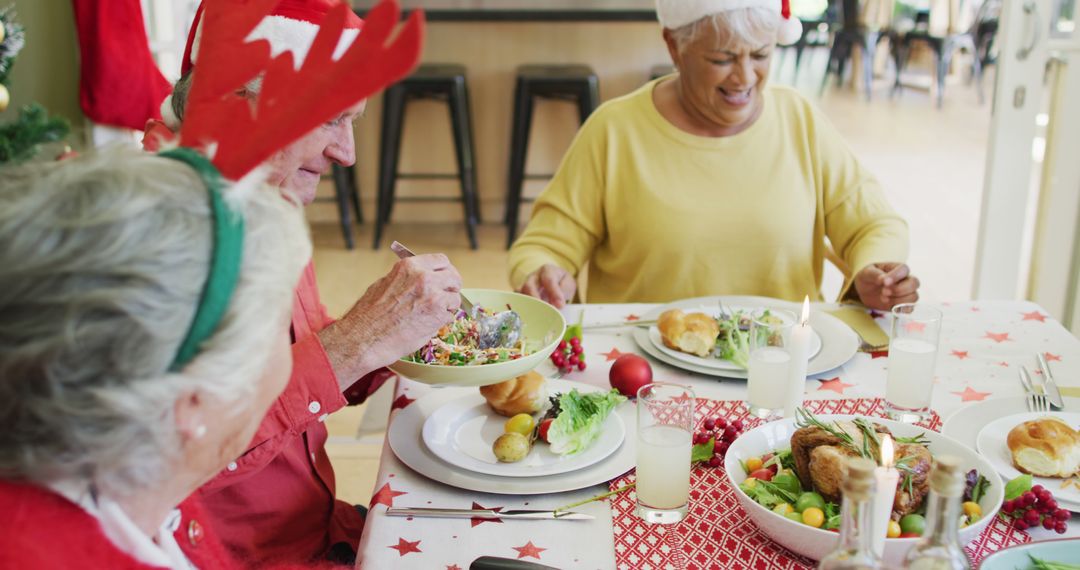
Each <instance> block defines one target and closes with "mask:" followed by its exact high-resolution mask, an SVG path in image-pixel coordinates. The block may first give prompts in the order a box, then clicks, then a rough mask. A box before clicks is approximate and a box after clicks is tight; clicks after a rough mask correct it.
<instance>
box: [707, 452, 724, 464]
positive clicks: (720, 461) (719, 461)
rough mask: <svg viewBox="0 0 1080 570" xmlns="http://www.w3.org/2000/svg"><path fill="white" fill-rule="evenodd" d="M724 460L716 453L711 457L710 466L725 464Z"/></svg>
mask: <svg viewBox="0 0 1080 570" xmlns="http://www.w3.org/2000/svg"><path fill="white" fill-rule="evenodd" d="M723 463H724V460H723V459H721V458H720V456H719V455H714V456H712V457H710V458H709V467H720V466H721V465H723Z"/></svg>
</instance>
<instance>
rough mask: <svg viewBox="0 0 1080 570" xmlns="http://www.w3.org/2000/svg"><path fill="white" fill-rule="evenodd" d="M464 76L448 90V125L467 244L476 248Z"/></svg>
mask: <svg viewBox="0 0 1080 570" xmlns="http://www.w3.org/2000/svg"><path fill="white" fill-rule="evenodd" d="M467 96H468V95H467V94H466V93H465V78H464V77H461V78H459V79H458V80H457V81H455V82H454V85H453V88H452V89H451V90H450V97H449V100H448V107H449V111H450V125H451V127H452V130H453V133H454V151H455V156H456V158H457V166H458V180H459V181H460V183H461V203H462V205H463V206H464V210H465V230H466V232H467V233H468V235H469V245H470V246H471V247H472V249H476V248H477V243H476V211H475V210H474V206H475V204H476V180H475V176H474V172H473V156H472V148H471V144H470V141H469V138H470V137H469V130H470V124H469V115H468V111H467V107H466V106H465V101H466V98H467Z"/></svg>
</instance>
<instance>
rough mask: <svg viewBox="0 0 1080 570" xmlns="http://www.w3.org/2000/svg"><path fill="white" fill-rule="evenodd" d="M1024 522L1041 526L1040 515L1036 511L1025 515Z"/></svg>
mask: <svg viewBox="0 0 1080 570" xmlns="http://www.w3.org/2000/svg"><path fill="white" fill-rule="evenodd" d="M1024 521H1025V522H1027V523H1028V524H1029V525H1032V526H1035V525H1037V524H1039V513H1037V512H1035V511H1028V512H1026V513H1024Z"/></svg>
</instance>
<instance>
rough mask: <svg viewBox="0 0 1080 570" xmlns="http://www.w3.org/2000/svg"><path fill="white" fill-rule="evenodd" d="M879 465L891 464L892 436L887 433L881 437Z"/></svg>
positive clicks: (886, 465)
mask: <svg viewBox="0 0 1080 570" xmlns="http://www.w3.org/2000/svg"><path fill="white" fill-rule="evenodd" d="M881 466H882V467H892V466H893V442H892V438H891V437H889V436H887V435H886V436H883V437H882V438H881Z"/></svg>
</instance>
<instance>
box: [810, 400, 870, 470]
mask: <svg viewBox="0 0 1080 570" xmlns="http://www.w3.org/2000/svg"><path fill="white" fill-rule="evenodd" d="M795 417H796V421H795V423H796V425H797V426H799V427H801V428H803V427H816V428H818V429H821V430H823V431H824V432H826V433H828V434H829V435H831V436H833V437H835V438H836V439H839V440H840V444H841V445H843V446H844V447H846V448H848V449H850V450H852V451H854V452H855V453H857V454H859V455H861V456H862V457H867V458H870V459H873V458H872V457H870V456H869V455H866V454H864V452H863V451H864V450H862V449H860V448H859V446H858V445H856V444H855V438H853V437H851V434H850V433H848V432H846V431H844V430H842V429H839V428H837V427H836V425H834V424H827V423H825V422H822V421H821V420H819V419H817V418H815V417H814V414H811V413H810V412H808V411H806V410H805V409H803V408H796V409H795Z"/></svg>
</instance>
